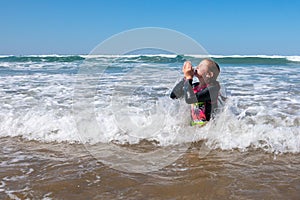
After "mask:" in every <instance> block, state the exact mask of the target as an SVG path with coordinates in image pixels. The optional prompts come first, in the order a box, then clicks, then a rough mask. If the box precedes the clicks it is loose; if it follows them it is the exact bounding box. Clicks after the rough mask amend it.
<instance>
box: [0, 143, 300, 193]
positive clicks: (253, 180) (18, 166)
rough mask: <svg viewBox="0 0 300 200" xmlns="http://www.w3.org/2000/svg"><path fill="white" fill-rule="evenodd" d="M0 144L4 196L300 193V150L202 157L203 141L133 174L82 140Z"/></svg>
mask: <svg viewBox="0 0 300 200" xmlns="http://www.w3.org/2000/svg"><path fill="white" fill-rule="evenodd" d="M0 143H1V145H0V146H1V152H2V153H3V154H4V156H2V159H1V163H0V178H1V184H0V198H1V199H9V198H11V199H26V198H27V199H42V198H44V199H82V198H86V199H145V198H147V199H174V198H175V199H224V198H225V199H257V198H261V197H263V198H264V199H297V198H299V195H300V188H299V187H300V179H299V174H300V158H299V154H280V155H274V154H269V153H265V152H263V151H259V150H253V149H249V150H248V151H246V152H240V151H236V150H230V151H222V150H218V149H216V150H213V151H211V152H210V153H209V154H207V155H206V156H205V157H201V156H200V157H199V149H200V147H201V145H202V144H201V142H199V143H193V144H192V145H191V147H190V148H189V149H188V150H187V151H186V153H184V154H183V155H182V156H181V157H180V158H179V159H178V160H176V161H175V162H174V163H172V164H170V165H169V166H166V167H164V168H162V169H160V170H158V171H154V172H149V173H129V172H124V171H118V170H115V169H112V168H109V167H107V166H105V165H103V164H102V163H101V162H99V161H98V160H96V159H95V158H94V157H93V156H91V155H90V154H89V153H88V152H87V151H86V149H85V148H84V146H83V145H81V144H72V145H71V144H66V143H65V144H64V143H40V142H35V141H24V140H22V139H21V138H1V140H0ZM141 146H143V145H140V147H141ZM145 148H147V147H145ZM3 154H2V155H3Z"/></svg>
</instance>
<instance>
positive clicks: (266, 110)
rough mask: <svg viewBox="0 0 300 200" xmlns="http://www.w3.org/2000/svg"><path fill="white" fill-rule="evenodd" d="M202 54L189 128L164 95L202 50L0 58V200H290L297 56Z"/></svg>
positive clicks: (295, 174) (298, 138)
mask: <svg viewBox="0 0 300 200" xmlns="http://www.w3.org/2000/svg"><path fill="white" fill-rule="evenodd" d="M210 57H211V58H212V59H213V60H215V61H216V62H218V63H219V65H220V68H221V73H220V76H219V82H220V84H221V94H222V95H223V96H225V97H226V100H224V101H222V102H219V108H218V112H217V115H216V117H215V118H214V119H213V120H211V121H210V122H209V123H208V124H206V125H205V126H204V127H195V126H190V124H189V122H190V113H189V112H190V110H189V105H187V104H186V103H185V102H184V100H183V99H177V100H172V99H170V98H169V95H170V92H171V90H172V88H173V87H174V86H175V84H176V83H177V82H178V81H180V79H181V78H182V72H181V67H182V65H183V62H184V61H186V60H190V61H191V62H192V63H193V65H194V66H196V65H197V64H198V63H199V62H200V61H201V59H203V56H201V55H168V54H160V55H120V56H113V55H111V56H108V55H102V56H101V55H32V56H9V55H8V56H5V55H4V56H0V76H1V78H0V97H1V98H0V106H1V109H0V154H1V159H0V199H47V200H48V199H259V198H260V199H298V198H299V196H300V178H299V177H300V157H299V155H300V56H265V55H256V56H251V55H248V56H247V55H244V56H240V55H232V56H222V55H211V56H210ZM195 81H197V80H195Z"/></svg>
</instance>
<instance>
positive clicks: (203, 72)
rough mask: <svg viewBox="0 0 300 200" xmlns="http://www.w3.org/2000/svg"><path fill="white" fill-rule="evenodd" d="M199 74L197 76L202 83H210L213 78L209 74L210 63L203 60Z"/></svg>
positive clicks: (199, 66) (199, 67) (198, 70)
mask: <svg viewBox="0 0 300 200" xmlns="http://www.w3.org/2000/svg"><path fill="white" fill-rule="evenodd" d="M196 69H197V72H196V73H195V76H196V77H197V78H198V79H199V81H200V82H202V83H203V82H205V83H208V82H209V79H210V78H211V74H210V72H209V62H208V61H207V60H203V61H201V62H200V64H199V65H198V66H197V68H196Z"/></svg>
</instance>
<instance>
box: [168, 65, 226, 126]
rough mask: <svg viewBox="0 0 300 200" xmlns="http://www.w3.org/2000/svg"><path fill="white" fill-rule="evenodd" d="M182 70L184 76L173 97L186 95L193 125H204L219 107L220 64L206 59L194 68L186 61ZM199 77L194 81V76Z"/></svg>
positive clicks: (172, 93)
mask: <svg viewBox="0 0 300 200" xmlns="http://www.w3.org/2000/svg"><path fill="white" fill-rule="evenodd" d="M182 71H183V73H184V78H183V80H181V81H180V82H179V83H178V84H177V85H176V86H175V87H174V89H173V90H172V92H171V95H170V97H171V98H172V99H175V98H180V97H182V96H184V98H185V101H186V103H188V104H191V117H192V122H191V124H192V125H201V126H202V125H204V124H206V122H207V121H209V120H210V119H211V117H212V114H213V112H214V110H215V109H216V108H217V106H218V105H217V100H218V95H219V91H220V84H219V82H218V81H217V77H218V75H219V73H220V67H219V65H218V64H217V63H216V62H214V61H213V60H211V59H204V60H202V61H201V62H200V64H199V65H198V66H197V67H196V69H195V70H194V69H193V67H192V64H191V62H190V61H186V62H185V63H184V65H183V68H182ZM194 76H196V77H197V78H198V79H199V82H198V83H194V84H193V83H192V82H193V77H194Z"/></svg>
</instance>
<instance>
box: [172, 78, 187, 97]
mask: <svg viewBox="0 0 300 200" xmlns="http://www.w3.org/2000/svg"><path fill="white" fill-rule="evenodd" d="M184 82H185V80H184V79H182V80H181V81H180V82H179V83H177V84H176V85H175V87H174V88H173V90H172V92H171V94H170V98H171V99H178V98H181V97H183V94H184V93H183V86H184Z"/></svg>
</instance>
